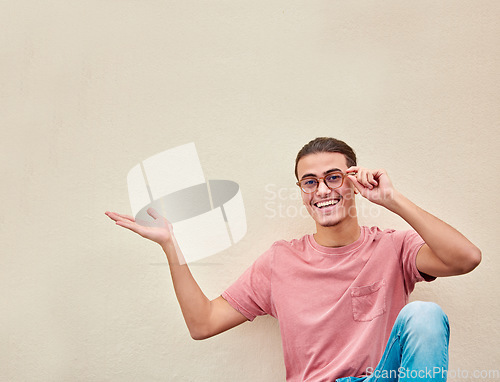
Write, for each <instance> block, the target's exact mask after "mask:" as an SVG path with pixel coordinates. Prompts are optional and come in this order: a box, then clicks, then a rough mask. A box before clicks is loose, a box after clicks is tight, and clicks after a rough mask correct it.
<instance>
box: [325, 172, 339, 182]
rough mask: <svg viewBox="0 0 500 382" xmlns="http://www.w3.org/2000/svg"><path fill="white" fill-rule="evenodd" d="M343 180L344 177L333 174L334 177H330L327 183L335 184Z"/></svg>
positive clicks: (327, 178)
mask: <svg viewBox="0 0 500 382" xmlns="http://www.w3.org/2000/svg"><path fill="white" fill-rule="evenodd" d="M341 178H342V176H340V175H339V174H332V175H328V176H327V177H326V181H327V182H335V181H338V180H340V179H341Z"/></svg>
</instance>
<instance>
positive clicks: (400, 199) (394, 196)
mask: <svg viewBox="0 0 500 382" xmlns="http://www.w3.org/2000/svg"><path fill="white" fill-rule="evenodd" d="M406 200H408V199H406V197H405V196H404V195H403V194H401V193H400V192H399V191H397V190H392V192H391V198H390V199H389V200H388V202H387V204H386V206H385V208H387V209H388V210H389V211H391V212H394V213H396V214H397V213H398V211H399V210H400V209H401V207H402V206H403V204H404V202H405V201H406Z"/></svg>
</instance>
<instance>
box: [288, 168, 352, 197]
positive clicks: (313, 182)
mask: <svg viewBox="0 0 500 382" xmlns="http://www.w3.org/2000/svg"><path fill="white" fill-rule="evenodd" d="M346 176H347V175H346V174H344V173H342V172H332V173H330V174H328V175H325V176H324V177H323V178H313V177H310V178H303V179H301V180H299V181H298V182H297V183H296V184H297V186H299V187H300V188H301V190H302V191H304V192H305V193H306V194H312V193H313V192H315V191H316V190H317V189H318V187H319V182H320V181H323V182H324V183H325V184H326V187H328V188H329V189H330V190H333V189H335V188H339V187H342V184H344V178H345V177H346Z"/></svg>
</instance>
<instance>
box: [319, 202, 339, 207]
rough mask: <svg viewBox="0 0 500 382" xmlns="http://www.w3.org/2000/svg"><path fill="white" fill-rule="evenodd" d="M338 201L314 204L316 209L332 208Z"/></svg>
mask: <svg viewBox="0 0 500 382" xmlns="http://www.w3.org/2000/svg"><path fill="white" fill-rule="evenodd" d="M338 202H339V201H338V200H327V201H325V202H318V203H316V207H319V208H321V207H326V206H334V205H335V204H337V203H338Z"/></svg>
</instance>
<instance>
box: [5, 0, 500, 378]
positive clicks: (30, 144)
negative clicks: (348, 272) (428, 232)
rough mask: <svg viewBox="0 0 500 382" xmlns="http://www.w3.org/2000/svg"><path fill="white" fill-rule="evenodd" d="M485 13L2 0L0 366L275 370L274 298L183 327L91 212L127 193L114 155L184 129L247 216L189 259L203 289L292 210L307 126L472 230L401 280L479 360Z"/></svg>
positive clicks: (444, 8) (126, 243)
mask: <svg viewBox="0 0 500 382" xmlns="http://www.w3.org/2000/svg"><path fill="white" fill-rule="evenodd" d="M499 17H500V3H499V2H498V1H493V0H492V1H476V0H470V1H418V2H417V1H385V2H375V1H358V2H340V1H332V0H328V1H326V0H325V1H323V0H321V1H301V2H299V1H294V0H289V1H281V0H279V1H260V0H259V1H234V0H232V1H185V0H184V1H180V0H178V1H149V2H146V1H131V0H120V1H117V0H108V1H95V0H91V1H68V0H64V1H63V0H60V1H56V0H49V1H35V0H24V1H23V0H21V1H11V2H5V1H4V2H2V3H1V5H0V31H1V33H0V40H1V51H0V52H1V53H0V54H1V59H0V104H1V108H2V111H1V113H0V126H1V137H0V138H1V140H0V142H1V143H0V144H1V146H2V147H1V151H0V155H1V164H0V166H1V179H2V188H1V200H2V206H1V210H0V225H1V231H0V241H1V255H0V270H1V277H0V312H1V313H0V380H2V381H138V380H147V381H207V380H209V381H235V380H241V381H256V380H261V381H277V380H283V378H284V367H283V356H282V353H281V344H280V338H279V332H278V326H277V324H276V322H275V321H274V320H273V319H271V318H259V319H257V320H256V321H255V322H254V323H252V324H249V323H247V324H244V325H242V326H240V327H238V328H236V329H234V330H232V331H230V332H228V333H225V334H223V335H220V336H217V337H215V338H212V339H209V340H206V341H203V342H195V341H192V340H191V339H190V338H189V336H188V333H187V330H186V329H185V326H184V323H183V320H182V317H181V314H180V311H179V308H178V306H177V303H176V300H175V298H174V296H173V289H172V285H171V281H170V279H169V272H168V267H167V266H166V265H165V264H166V263H165V260H164V256H163V254H162V252H161V250H160V248H159V247H157V246H155V245H154V244H152V243H150V242H147V241H145V240H143V239H141V238H139V237H137V236H135V235H133V234H131V233H129V232H126V231H124V230H121V229H119V228H118V227H115V226H114V225H113V224H112V223H111V222H110V221H108V220H107V218H106V217H105V216H104V214H103V213H104V211H105V210H108V209H110V210H117V211H122V212H127V213H128V212H129V211H130V206H129V204H128V196H127V188H126V174H127V172H128V171H129V169H130V168H132V166H134V165H135V164H137V163H138V162H139V161H140V160H142V159H145V158H147V157H149V156H151V155H153V154H155V153H158V152H160V151H163V150H166V149H168V148H172V147H175V146H178V145H181V144H184V143H188V142H195V144H196V146H197V149H198V153H199V156H200V159H201V162H202V164H203V167H204V171H205V175H206V176H207V178H212V179H231V180H234V181H236V182H238V183H239V184H240V186H241V190H242V194H243V198H244V204H245V208H246V213H247V220H248V233H247V235H246V236H245V238H244V239H243V240H242V241H240V242H239V243H237V244H236V245H234V246H233V247H231V248H229V249H228V250H225V251H224V252H221V253H219V254H217V255H214V256H212V257H210V258H208V259H205V260H203V261H201V262H200V263H196V264H193V266H192V271H193V273H194V275H195V277H196V278H197V280H198V281H199V284H200V285H201V286H202V288H203V290H204V291H205V292H206V294H207V295H208V296H209V297H211V298H214V297H216V296H217V295H218V294H219V293H220V292H221V291H222V290H223V289H224V288H225V287H227V286H228V285H229V284H230V283H231V282H232V281H233V280H235V279H236V277H237V276H238V275H239V274H240V273H241V272H242V271H243V270H244V269H245V268H246V267H247V266H248V265H249V264H250V263H251V262H252V261H253V260H254V259H255V258H256V257H257V256H258V255H259V254H260V253H262V251H264V250H265V249H266V248H267V247H268V246H269V245H270V244H271V243H272V242H273V241H275V240H277V239H281V238H293V237H297V236H299V235H302V234H304V233H308V232H311V231H312V230H313V228H314V227H313V225H312V224H311V221H310V219H308V218H302V217H300V216H294V215H296V214H297V213H298V212H300V210H299V207H300V203H299V202H298V201H297V200H295V196H296V194H295V193H296V190H295V186H294V178H293V161H294V157H295V155H296V152H297V151H298V149H299V148H300V147H301V146H302V145H303V144H304V143H306V142H307V141H308V140H310V139H312V138H314V137H316V136H323V135H328V136H334V137H337V138H341V139H343V140H346V141H347V142H349V143H350V144H351V145H352V146H353V147H354V148H355V149H356V150H357V153H358V155H359V158H360V164H362V165H364V166H367V167H385V168H386V169H387V170H388V171H389V174H390V175H391V177H392V179H393V182H394V183H395V185H396V186H397V187H398V188H399V189H400V190H401V191H403V192H404V193H405V194H406V195H407V196H408V197H410V198H411V199H412V200H413V201H415V202H416V203H417V204H419V205H420V206H422V207H423V208H425V209H427V210H429V211H430V212H432V213H434V214H435V215H437V216H439V217H441V218H442V219H444V220H445V221H447V222H449V223H450V224H452V225H453V226H455V227H456V228H458V229H459V230H461V231H462V232H463V233H464V234H466V236H468V237H469V238H470V239H471V240H472V241H473V242H474V243H476V244H477V245H478V246H479V247H480V248H481V249H482V251H483V262H482V264H481V266H480V267H479V268H478V269H477V270H475V271H474V272H473V273H471V274H469V275H466V276H462V277H457V278H449V279H446V278H443V279H439V280H437V281H436V282H434V283H432V284H429V285H419V286H418V288H417V289H416V291H415V293H414V295H413V298H414V299H424V300H432V301H435V302H437V303H439V304H440V305H441V306H442V307H443V308H444V310H445V311H446V312H447V313H448V315H449V317H450V320H451V324H452V337H451V345H450V346H451V350H450V351H451V368H452V369H455V370H457V369H460V370H466V371H470V372H471V373H472V372H473V371H474V370H498V369H500V362H499V361H500V346H499V345H500V344H499V324H498V317H499V315H500V307H499V305H498V294H499V292H500V288H499V287H498V282H497V273H498V267H499V265H500V260H499V256H498V249H497V248H498V243H497V239H498V233H499V222H498V215H497V213H498V210H499V203H498V195H497V193H498V187H499V177H498V174H499V170H500V169H499V151H498V146H499V143H500V142H499V133H498V131H499V130H498V129H499V121H500V118H499V117H500V108H499V105H498V101H499V99H500V98H499V96H500V86H499V85H500V81H499V80H500V66H499V59H500V48H499V47H500V37H499V36H500V24H499V23H498V20H499ZM281 188H284V189H283V190H281V193H280V194H277V195H274V192H276V191H278V190H279V189H281ZM363 208H364V209H363ZM360 209H361V210H362V212H361V215H362V216H361V219H362V222H363V224H370V225H375V224H377V225H380V226H382V227H394V228H405V227H406V225H405V223H404V222H403V221H401V219H399V218H398V217H397V216H393V215H391V214H390V213H387V212H385V211H381V210H379V209H373V208H371V206H370V205H369V204H365V203H362V202H361V201H360ZM474 380H475V381H476V380H477V381H479V380H490V381H491V380H494V379H492V378H484V379H474Z"/></svg>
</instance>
